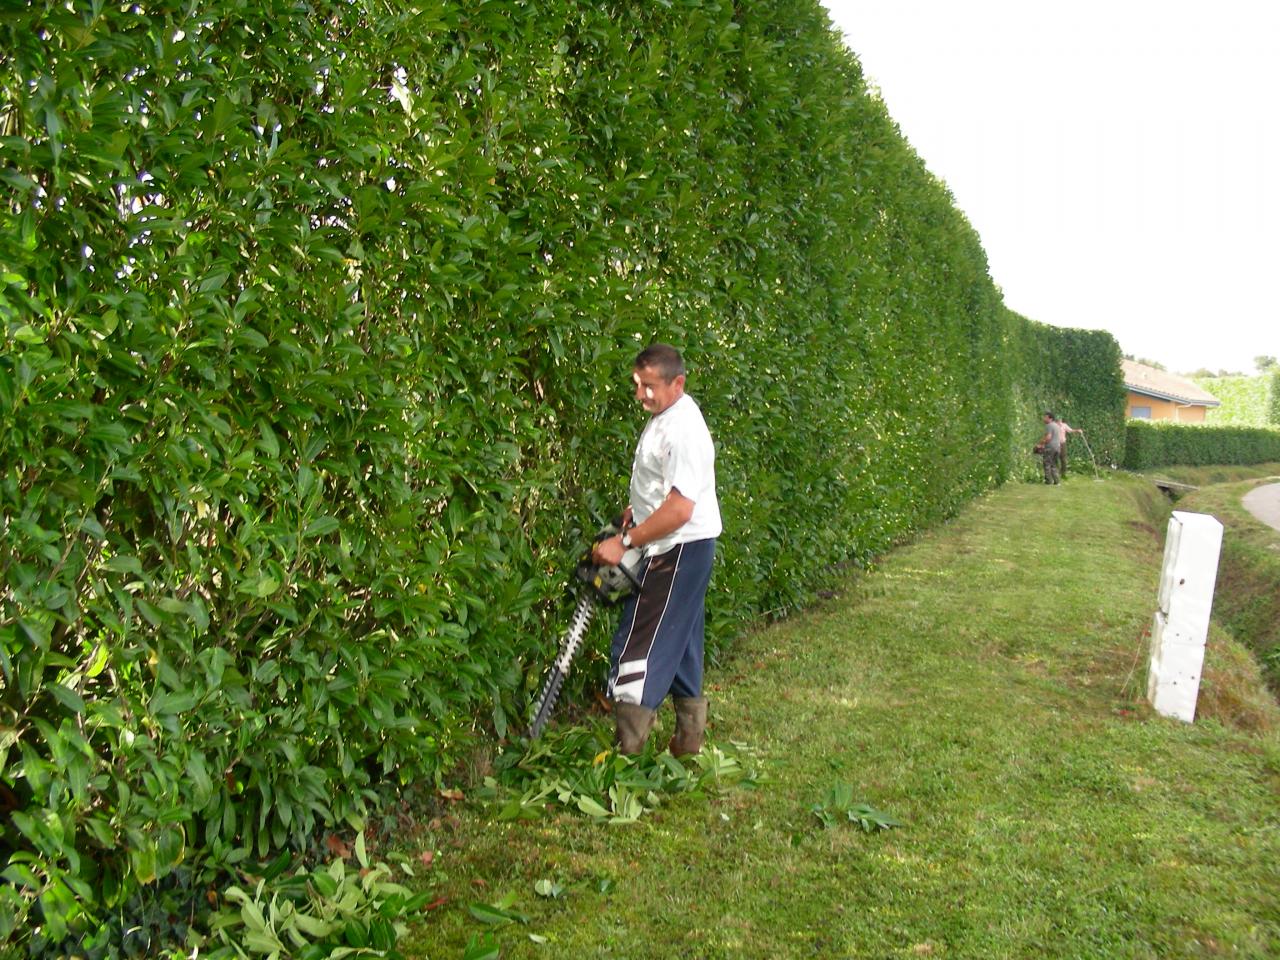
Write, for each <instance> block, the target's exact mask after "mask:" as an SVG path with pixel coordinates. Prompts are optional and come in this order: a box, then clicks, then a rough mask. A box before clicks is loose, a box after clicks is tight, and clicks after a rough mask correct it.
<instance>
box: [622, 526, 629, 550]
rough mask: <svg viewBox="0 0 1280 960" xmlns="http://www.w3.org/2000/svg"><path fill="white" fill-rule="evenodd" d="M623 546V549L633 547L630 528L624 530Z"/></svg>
mask: <svg viewBox="0 0 1280 960" xmlns="http://www.w3.org/2000/svg"><path fill="white" fill-rule="evenodd" d="M622 546H623V549H626V550H630V549H631V531H630V530H625V531H623V534H622Z"/></svg>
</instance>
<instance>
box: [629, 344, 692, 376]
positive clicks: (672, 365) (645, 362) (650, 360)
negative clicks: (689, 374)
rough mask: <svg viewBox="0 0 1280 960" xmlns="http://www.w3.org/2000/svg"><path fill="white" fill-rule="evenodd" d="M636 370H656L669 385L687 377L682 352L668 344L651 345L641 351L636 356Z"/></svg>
mask: <svg viewBox="0 0 1280 960" xmlns="http://www.w3.org/2000/svg"><path fill="white" fill-rule="evenodd" d="M635 369H637V370H644V369H648V370H656V371H657V372H658V373H660V374H661V375H662V379H664V380H666V381H667V383H670V382H671V381H672V380H674V379H675V378H676V377H683V376H684V375H685V373H684V359H683V358H682V357H681V356H680V351H679V350H677V349H676V348H675V347H673V346H671V345H670V344H666V343H654V344H650V345H649V346H647V347H645V348H644V349H643V350H641V351H640V353H639V354H637V355H636V362H635Z"/></svg>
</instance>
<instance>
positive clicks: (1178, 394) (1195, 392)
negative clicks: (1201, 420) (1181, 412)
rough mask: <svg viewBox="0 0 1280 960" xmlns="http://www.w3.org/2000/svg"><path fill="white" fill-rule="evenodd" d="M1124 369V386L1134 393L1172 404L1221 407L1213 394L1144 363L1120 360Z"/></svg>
mask: <svg viewBox="0 0 1280 960" xmlns="http://www.w3.org/2000/svg"><path fill="white" fill-rule="evenodd" d="M1120 364H1121V366H1122V367H1123V369H1124V385H1125V387H1126V388H1128V389H1129V390H1132V391H1133V392H1134V393H1141V394H1143V395H1144V396H1148V397H1156V398H1158V399H1160V400H1172V401H1173V402H1174V403H1185V404H1189V405H1190V406H1193V407H1218V406H1221V405H1222V401H1220V400H1219V399H1218V398H1217V397H1215V396H1214V395H1213V394H1211V393H1209V392H1208V391H1206V390H1201V389H1200V388H1199V387H1197V386H1196V385H1195V384H1194V383H1192V382H1191V381H1190V380H1184V379H1182V377H1177V376H1174V375H1173V374H1172V373H1166V372H1165V371H1164V370H1157V369H1156V368H1155V367H1149V366H1147V365H1146V364H1145V363H1135V362H1134V361H1133V360H1121V361H1120Z"/></svg>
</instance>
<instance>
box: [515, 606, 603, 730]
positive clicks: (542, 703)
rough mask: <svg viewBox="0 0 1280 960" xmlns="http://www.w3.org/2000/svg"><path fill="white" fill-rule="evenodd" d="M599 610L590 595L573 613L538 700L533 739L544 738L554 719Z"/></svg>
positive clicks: (534, 716)
mask: <svg viewBox="0 0 1280 960" xmlns="http://www.w3.org/2000/svg"><path fill="white" fill-rule="evenodd" d="M595 610H596V604H595V600H594V599H593V598H592V596H591V595H590V594H585V595H584V596H583V597H582V598H581V599H580V600H579V601H578V606H577V608H576V609H575V610H574V611H573V619H572V620H571V621H570V623H569V632H568V633H566V634H565V637H564V641H563V642H562V643H561V644H560V656H558V657H556V662H555V663H554V664H552V665H551V673H550V674H549V675H548V676H547V682H546V683H545V684H544V685H543V687H542V694H541V695H540V696H539V697H538V706H537V709H536V710H535V711H534V715H533V723H532V725H531V726H530V727H529V739H530V740H536V739H538V737H539V736H541V734H542V728H543V727H545V726H546V725H547V721H548V720H549V719H550V718H551V711H552V710H554V709H555V705H556V700H557V699H558V698H559V696H560V688H561V687H562V686H564V679H565V677H567V676H568V675H569V666H570V664H571V663H572V661H573V658H574V655H575V654H576V653H577V652H578V647H579V646H580V645H581V644H582V638H583V637H585V636H586V634H587V627H588V626H589V625H590V624H591V616H592V614H594V613H595Z"/></svg>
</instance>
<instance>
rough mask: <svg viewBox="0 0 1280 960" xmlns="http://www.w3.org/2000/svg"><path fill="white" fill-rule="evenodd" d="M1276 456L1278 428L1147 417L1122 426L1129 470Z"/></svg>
mask: <svg viewBox="0 0 1280 960" xmlns="http://www.w3.org/2000/svg"><path fill="white" fill-rule="evenodd" d="M1275 460H1280V430H1273V429H1270V428H1265V427H1212V426H1203V425H1200V424H1179V423H1169V422H1166V421H1154V422H1152V421H1147V420H1130V421H1129V423H1128V425H1127V427H1126V429H1125V451H1124V466H1125V468H1126V469H1129V470H1149V469H1151V468H1152V467H1166V466H1175V465H1182V466H1211V465H1231V464H1237V465H1248V464H1254V463H1270V462H1272V461H1275Z"/></svg>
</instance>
